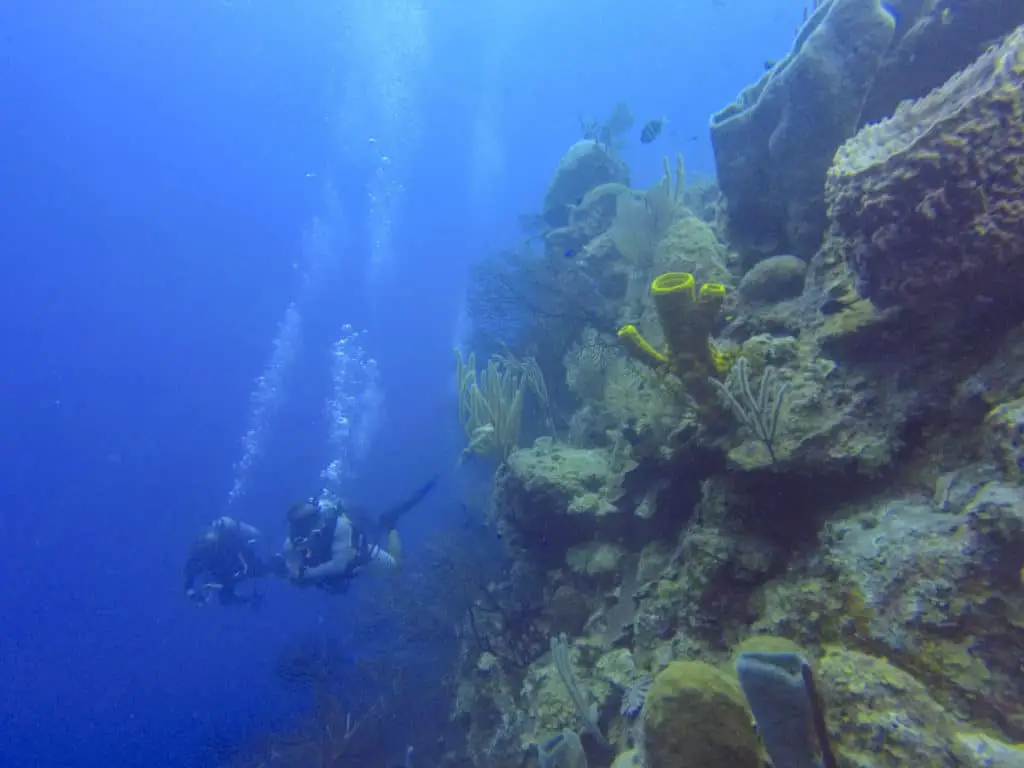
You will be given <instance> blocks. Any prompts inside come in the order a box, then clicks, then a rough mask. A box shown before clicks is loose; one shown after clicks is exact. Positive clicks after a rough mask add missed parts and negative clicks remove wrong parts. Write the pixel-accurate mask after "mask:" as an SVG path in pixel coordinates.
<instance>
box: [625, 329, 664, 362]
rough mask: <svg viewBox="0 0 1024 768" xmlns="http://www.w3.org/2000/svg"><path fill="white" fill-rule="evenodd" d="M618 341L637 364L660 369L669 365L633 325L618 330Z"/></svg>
mask: <svg viewBox="0 0 1024 768" xmlns="http://www.w3.org/2000/svg"><path fill="white" fill-rule="evenodd" d="M618 336H619V341H621V342H622V344H623V346H625V348H626V352H627V353H628V354H629V356H630V357H632V358H633V359H634V360H636V361H637V362H639V363H643V364H644V365H646V366H649V367H651V368H662V367H664V366H667V365H668V364H669V359H668V358H667V357H665V355H663V354H661V352H659V351H658V350H656V349H655V348H654V347H652V346H651V345H650V343H649V342H648V341H647V339H645V338H644V337H643V336H641V335H640V331H638V330H637V329H636V326H634V325H624V326H622V328H620V329H619V333H618Z"/></svg>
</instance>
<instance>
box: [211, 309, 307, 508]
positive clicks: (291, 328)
mask: <svg viewBox="0 0 1024 768" xmlns="http://www.w3.org/2000/svg"><path fill="white" fill-rule="evenodd" d="M301 337H302V316H301V315H300V314H299V310H298V308H297V307H296V305H295V302H292V303H291V304H289V305H288V309H286V310H285V313H284V318H283V319H282V320H281V322H280V323H278V326H277V333H276V334H275V335H274V340H273V350H272V351H271V353H270V359H269V360H268V361H267V364H266V366H264V368H263V373H261V374H260V375H259V376H258V377H257V378H256V381H255V383H254V385H253V389H252V392H251V394H250V395H249V427H248V429H247V430H246V431H245V434H244V435H242V457H241V458H240V459H239V460H238V461H237V462H236V464H235V478H234V482H233V483H232V485H231V490H230V491H228V504H229V505H231V504H235V503H237V502H238V500H239V499H240V498H241V497H242V496H243V495H244V494H245V491H246V489H247V486H248V484H249V476H250V475H251V473H252V466H253V463H254V462H255V461H256V459H257V458H258V457H259V455H260V454H261V453H262V452H263V448H264V446H265V445H266V439H267V431H268V429H269V425H270V421H271V419H272V418H273V416H274V414H275V413H276V412H277V411H278V409H279V408H280V407H281V403H282V402H283V401H284V395H285V390H284V384H285V378H286V376H287V373H288V371H289V370H290V369H291V367H292V364H293V363H294V361H295V355H296V354H297V352H298V349H299V344H300V341H301Z"/></svg>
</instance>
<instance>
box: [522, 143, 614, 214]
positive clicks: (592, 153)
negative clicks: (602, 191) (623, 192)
mask: <svg viewBox="0 0 1024 768" xmlns="http://www.w3.org/2000/svg"><path fill="white" fill-rule="evenodd" d="M612 183H616V184H624V185H625V186H627V187H628V186H629V169H628V168H627V167H626V164H625V163H624V162H622V160H621V159H619V158H618V157H616V156H615V155H614V154H613V153H612V151H611V150H610V149H609V148H608V147H606V146H605V145H604V144H602V143H600V142H598V141H593V140H590V139H585V140H583V141H579V142H577V143H576V144H574V145H573V146H572V147H571V148H570V149H569V151H568V152H566V153H565V156H564V157H562V159H561V160H560V161H559V163H558V168H557V170H556V171H555V174H554V176H553V177H552V178H551V183H550V184H549V185H548V191H547V194H546V195H545V196H544V208H543V211H542V214H541V215H542V216H543V218H544V221H545V222H546V223H547V224H548V225H549V226H550V227H552V228H553V229H557V228H559V227H565V226H568V224H569V219H570V214H571V213H572V211H573V210H574V209H575V207H576V206H577V205H579V204H580V202H581V201H582V200H583V198H584V196H585V195H586V194H587V193H588V192H590V191H591V190H593V189H595V188H597V187H600V186H601V185H602V184H612Z"/></svg>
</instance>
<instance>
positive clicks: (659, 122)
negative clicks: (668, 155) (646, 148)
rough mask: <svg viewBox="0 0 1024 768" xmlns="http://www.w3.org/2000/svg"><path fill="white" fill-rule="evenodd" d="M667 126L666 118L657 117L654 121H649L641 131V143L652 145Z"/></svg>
mask: <svg viewBox="0 0 1024 768" xmlns="http://www.w3.org/2000/svg"><path fill="white" fill-rule="evenodd" d="M664 126H665V118H663V117H656V118H654V119H653V120H649V121H648V122H647V124H646V125H644V128H643V130H642V131H640V143H641V144H650V143H651V142H652V141H654V140H655V139H656V138H658V135H659V134H660V133H661V129H662V128H663V127H664Z"/></svg>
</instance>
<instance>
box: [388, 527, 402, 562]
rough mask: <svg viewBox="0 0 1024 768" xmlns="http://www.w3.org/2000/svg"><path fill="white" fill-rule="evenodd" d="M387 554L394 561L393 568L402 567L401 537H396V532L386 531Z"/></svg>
mask: <svg viewBox="0 0 1024 768" xmlns="http://www.w3.org/2000/svg"><path fill="white" fill-rule="evenodd" d="M388 554H389V555H391V557H392V558H393V559H394V561H395V566H396V567H398V568H401V567H402V537H401V536H399V535H398V531H396V530H394V529H392V530H390V531H388Z"/></svg>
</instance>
